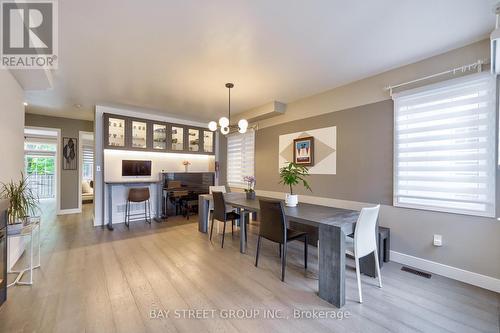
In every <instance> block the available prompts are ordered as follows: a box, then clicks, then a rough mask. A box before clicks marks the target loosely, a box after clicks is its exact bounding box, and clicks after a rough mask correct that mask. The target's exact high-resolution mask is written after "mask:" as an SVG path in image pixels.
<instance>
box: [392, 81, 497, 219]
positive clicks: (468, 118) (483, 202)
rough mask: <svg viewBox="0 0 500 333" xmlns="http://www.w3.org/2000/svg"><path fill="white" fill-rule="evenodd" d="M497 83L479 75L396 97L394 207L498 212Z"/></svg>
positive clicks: (475, 212) (468, 212)
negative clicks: (496, 205) (496, 163)
mask: <svg viewBox="0 0 500 333" xmlns="http://www.w3.org/2000/svg"><path fill="white" fill-rule="evenodd" d="M495 119H496V112H495V83H494V81H493V79H492V78H491V76H490V75H489V74H484V73H483V74H476V75H470V76H467V77H464V78H459V79H454V80H449V81H446V82H442V83H438V84H434V85H430V86H427V87H423V88H419V89H414V90H410V91H406V92H403V93H400V94H396V95H395V96H394V205H395V206H399V207H408V208H419V209H427V210H435V211H444V212H451V213H459V214H468V215H477V216H490V217H492V216H494V215H495V132H496V129H495V126H496V125H495V124H496V121H495Z"/></svg>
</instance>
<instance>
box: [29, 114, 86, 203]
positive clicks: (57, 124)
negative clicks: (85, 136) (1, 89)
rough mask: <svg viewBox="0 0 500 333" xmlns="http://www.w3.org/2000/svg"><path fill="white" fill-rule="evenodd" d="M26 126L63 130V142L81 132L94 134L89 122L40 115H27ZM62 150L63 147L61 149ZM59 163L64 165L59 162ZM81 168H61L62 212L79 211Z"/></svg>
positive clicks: (76, 136)
mask: <svg viewBox="0 0 500 333" xmlns="http://www.w3.org/2000/svg"><path fill="white" fill-rule="evenodd" d="M25 125H26V126H35V127H49V128H60V129H61V141H62V138H63V137H71V138H77V139H78V136H79V132H80V131H85V132H94V123H93V122H92V121H88V120H78V119H69V118H61V117H50V116H44V115H38V114H31V113H27V114H26V120H25ZM59 149H62V147H59ZM58 163H62V162H61V161H59V162H58ZM79 168H80V165H78V168H77V170H62V167H61V187H60V189H61V193H60V198H61V210H65V209H78V204H79V203H78V200H79V190H80V186H79V184H78V179H79Z"/></svg>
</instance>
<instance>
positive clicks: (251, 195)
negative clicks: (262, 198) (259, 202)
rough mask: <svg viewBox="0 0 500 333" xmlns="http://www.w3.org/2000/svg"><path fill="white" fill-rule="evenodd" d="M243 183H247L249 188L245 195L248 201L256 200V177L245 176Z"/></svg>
mask: <svg viewBox="0 0 500 333" xmlns="http://www.w3.org/2000/svg"><path fill="white" fill-rule="evenodd" d="M243 181H244V182H245V183H247V188H246V189H245V193H246V195H247V199H255V190H254V186H255V177H254V176H245V177H243Z"/></svg>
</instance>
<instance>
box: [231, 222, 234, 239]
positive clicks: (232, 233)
mask: <svg viewBox="0 0 500 333" xmlns="http://www.w3.org/2000/svg"><path fill="white" fill-rule="evenodd" d="M233 236H234V220H231V238H233Z"/></svg>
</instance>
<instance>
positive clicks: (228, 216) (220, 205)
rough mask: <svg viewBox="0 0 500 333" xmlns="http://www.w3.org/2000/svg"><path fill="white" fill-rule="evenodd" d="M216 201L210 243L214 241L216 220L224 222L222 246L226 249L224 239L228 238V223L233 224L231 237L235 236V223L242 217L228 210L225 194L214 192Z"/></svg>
mask: <svg viewBox="0 0 500 333" xmlns="http://www.w3.org/2000/svg"><path fill="white" fill-rule="evenodd" d="M212 196H213V200H214V212H213V214H212V226H211V227H210V241H212V233H213V230H214V223H215V220H217V221H221V222H224V229H223V231H222V245H221V247H222V248H224V237H225V236H226V222H231V236H233V235H234V221H235V220H239V219H240V215H239V214H237V213H235V212H233V211H230V212H227V210H226V201H225V200H224V193H222V192H217V191H214V192H212Z"/></svg>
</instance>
